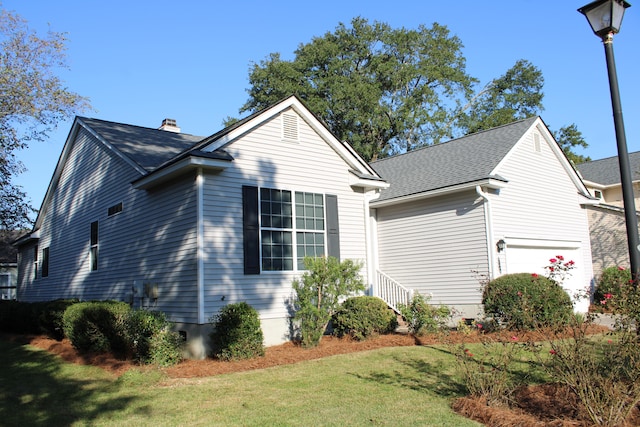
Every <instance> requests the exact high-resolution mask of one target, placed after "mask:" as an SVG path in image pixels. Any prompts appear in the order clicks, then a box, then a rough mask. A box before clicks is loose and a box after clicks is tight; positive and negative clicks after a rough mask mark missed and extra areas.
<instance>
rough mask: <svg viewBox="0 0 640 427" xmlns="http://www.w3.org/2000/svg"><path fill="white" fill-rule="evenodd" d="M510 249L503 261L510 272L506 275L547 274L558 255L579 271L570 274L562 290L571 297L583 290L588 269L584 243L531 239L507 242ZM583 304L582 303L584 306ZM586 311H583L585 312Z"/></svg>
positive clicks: (574, 269)
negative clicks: (573, 264) (584, 262)
mask: <svg viewBox="0 0 640 427" xmlns="http://www.w3.org/2000/svg"><path fill="white" fill-rule="evenodd" d="M505 240H506V243H507V247H506V249H505V251H504V252H503V254H501V255H503V257H502V259H503V260H504V262H506V269H505V270H506V271H503V273H508V274H511V273H538V274H540V275H546V274H547V271H546V270H545V267H546V266H548V265H550V264H551V263H550V259H551V258H556V257H557V256H558V255H560V256H562V257H564V260H565V262H568V261H574V262H575V268H573V269H572V270H570V271H569V273H570V275H568V276H567V277H566V278H565V280H564V282H563V283H562V287H563V288H564V289H565V290H566V291H567V293H568V294H569V295H571V296H572V297H573V295H574V294H575V293H576V292H577V291H579V290H583V289H584V287H585V282H584V267H582V266H581V265H580V264H581V262H582V259H583V257H582V250H581V248H580V246H579V244H580V242H565V241H557V240H554V241H548V240H530V239H505ZM581 305H582V304H581ZM581 311H582V310H581Z"/></svg>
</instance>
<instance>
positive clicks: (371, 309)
mask: <svg viewBox="0 0 640 427" xmlns="http://www.w3.org/2000/svg"><path fill="white" fill-rule="evenodd" d="M396 326H398V321H397V319H396V315H395V313H394V312H393V311H392V310H391V309H389V307H388V306H387V304H386V303H385V302H384V301H383V300H381V299H380V298H378V297H370V296H358V297H352V298H348V299H347V300H346V301H345V302H343V303H342V306H341V307H340V309H338V311H337V312H336V313H335V314H334V315H333V328H334V331H335V332H336V333H337V334H338V335H339V336H342V335H350V336H351V337H352V338H354V339H357V340H364V339H367V338H369V337H370V336H372V335H375V334H385V333H388V332H391V331H393V330H394V329H395V328H396Z"/></svg>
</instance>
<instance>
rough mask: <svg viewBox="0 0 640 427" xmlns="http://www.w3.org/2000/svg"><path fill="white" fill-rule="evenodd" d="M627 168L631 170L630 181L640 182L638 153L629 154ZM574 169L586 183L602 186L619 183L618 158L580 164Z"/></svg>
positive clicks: (639, 155) (639, 153)
mask: <svg viewBox="0 0 640 427" xmlns="http://www.w3.org/2000/svg"><path fill="white" fill-rule="evenodd" d="M629 166H630V169H631V179H632V180H633V181H638V180H640V151H636V152H634V153H629ZM576 168H577V169H578V172H580V175H582V178H583V179H585V180H587V181H591V182H595V183H598V184H602V185H613V184H619V183H620V164H619V163H618V156H614V157H607V158H606V159H600V160H594V161H592V162H587V163H581V164H579V165H577V166H576Z"/></svg>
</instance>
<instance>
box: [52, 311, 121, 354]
mask: <svg viewBox="0 0 640 427" xmlns="http://www.w3.org/2000/svg"><path fill="white" fill-rule="evenodd" d="M130 310H131V308H130V307H129V305H128V304H126V303H124V302H116V301H101V302H81V303H78V304H74V305H71V306H70V307H68V308H67V309H66V310H65V312H64V316H63V328H64V332H65V335H66V336H67V337H68V338H69V340H70V341H71V344H72V345H73V346H74V347H75V348H76V349H77V350H78V351H80V352H84V353H88V352H97V353H105V352H112V353H113V354H115V355H118V356H122V355H124V354H126V352H127V347H128V346H127V343H126V339H125V336H126V332H125V327H124V324H125V319H126V316H127V315H128V312H129V311H130Z"/></svg>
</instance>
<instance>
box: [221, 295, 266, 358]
mask: <svg viewBox="0 0 640 427" xmlns="http://www.w3.org/2000/svg"><path fill="white" fill-rule="evenodd" d="M210 322H211V323H212V324H213V328H214V330H213V332H212V333H211V334H210V335H209V336H210V338H211V342H212V344H213V349H214V350H213V355H214V357H217V358H218V359H221V360H233V359H250V358H252V357H256V356H264V344H263V340H264V337H263V333H262V328H261V327H260V317H259V316H258V312H257V311H256V310H255V309H254V308H253V307H251V306H250V305H249V304H247V303H246V302H239V303H235V304H228V305H226V306H225V307H223V308H222V309H221V310H220V313H218V314H217V315H215V316H213V317H212V318H211V320H210Z"/></svg>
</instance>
